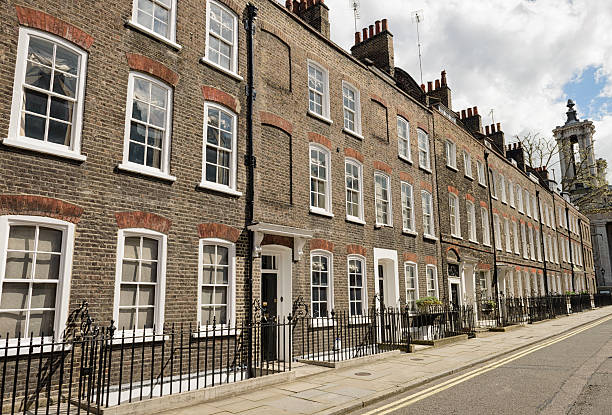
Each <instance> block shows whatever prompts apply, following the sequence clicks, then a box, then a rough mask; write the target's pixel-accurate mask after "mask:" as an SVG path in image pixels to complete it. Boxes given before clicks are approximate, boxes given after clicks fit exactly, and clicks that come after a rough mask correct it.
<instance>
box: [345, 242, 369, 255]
mask: <svg viewBox="0 0 612 415" xmlns="http://www.w3.org/2000/svg"><path fill="white" fill-rule="evenodd" d="M366 253H367V251H366V249H365V247H363V246H361V245H356V244H351V245H347V246H346V254H347V255H361V256H362V257H365V256H366Z"/></svg>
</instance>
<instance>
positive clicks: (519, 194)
mask: <svg viewBox="0 0 612 415" xmlns="http://www.w3.org/2000/svg"><path fill="white" fill-rule="evenodd" d="M514 194H515V195H516V204H517V207H516V208H517V209H518V211H519V213H524V211H523V189H522V188H521V185H519V184H518V183H517V184H516V186H515V192H514Z"/></svg>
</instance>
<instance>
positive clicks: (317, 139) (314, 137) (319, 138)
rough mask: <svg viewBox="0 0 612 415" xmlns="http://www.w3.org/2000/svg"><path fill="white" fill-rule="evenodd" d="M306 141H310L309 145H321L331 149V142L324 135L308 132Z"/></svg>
mask: <svg viewBox="0 0 612 415" xmlns="http://www.w3.org/2000/svg"><path fill="white" fill-rule="evenodd" d="M308 141H310V142H311V143H317V144H321V145H322V146H324V147H327V148H328V149H330V150H331V148H332V144H331V140H330V139H329V138H327V137H325V136H324V135H321V134H318V133H313V132H309V133H308Z"/></svg>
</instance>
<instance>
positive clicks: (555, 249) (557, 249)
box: [553, 235, 582, 265]
mask: <svg viewBox="0 0 612 415" xmlns="http://www.w3.org/2000/svg"><path fill="white" fill-rule="evenodd" d="M553 250H554V252H555V264H559V243H558V242H557V235H554V236H553ZM581 262H582V261H581ZM581 265H582V264H581Z"/></svg>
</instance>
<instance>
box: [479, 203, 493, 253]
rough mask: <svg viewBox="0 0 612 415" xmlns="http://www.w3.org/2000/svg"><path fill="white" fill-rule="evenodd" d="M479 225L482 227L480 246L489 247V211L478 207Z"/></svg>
mask: <svg viewBox="0 0 612 415" xmlns="http://www.w3.org/2000/svg"><path fill="white" fill-rule="evenodd" d="M480 225H481V227H482V244H483V245H484V246H491V224H490V223H489V209H487V208H486V207H484V206H481V207H480Z"/></svg>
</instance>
